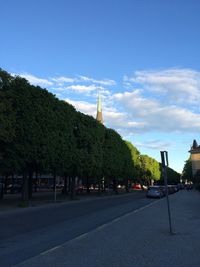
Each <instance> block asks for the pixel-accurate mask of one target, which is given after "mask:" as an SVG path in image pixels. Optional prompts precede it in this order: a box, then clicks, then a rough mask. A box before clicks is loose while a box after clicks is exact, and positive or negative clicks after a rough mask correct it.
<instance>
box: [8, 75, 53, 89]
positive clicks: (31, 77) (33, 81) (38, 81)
mask: <svg viewBox="0 0 200 267" xmlns="http://www.w3.org/2000/svg"><path fill="white" fill-rule="evenodd" d="M12 75H14V76H16V75H18V76H20V77H22V78H25V79H26V80H28V81H29V82H30V83H31V84H33V85H39V86H51V85H53V82H51V81H49V80H47V79H41V78H38V77H36V76H34V75H32V74H28V73H22V74H16V73H15V74H12Z"/></svg>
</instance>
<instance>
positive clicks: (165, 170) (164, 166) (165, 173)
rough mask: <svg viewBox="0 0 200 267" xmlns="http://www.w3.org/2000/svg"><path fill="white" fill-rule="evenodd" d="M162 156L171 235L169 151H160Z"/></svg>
mask: <svg viewBox="0 0 200 267" xmlns="http://www.w3.org/2000/svg"><path fill="white" fill-rule="evenodd" d="M160 154H161V162H162V175H163V177H164V182H165V190H166V200H167V210H168V217H169V231H170V234H173V232H172V221H171V211H170V204H169V194H168V184H167V168H166V164H167V166H168V153H167V151H160ZM165 161H166V163H165Z"/></svg>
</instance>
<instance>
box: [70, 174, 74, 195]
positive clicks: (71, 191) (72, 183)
mask: <svg viewBox="0 0 200 267" xmlns="http://www.w3.org/2000/svg"><path fill="white" fill-rule="evenodd" d="M70 198H71V200H74V198H75V177H71V190H70Z"/></svg>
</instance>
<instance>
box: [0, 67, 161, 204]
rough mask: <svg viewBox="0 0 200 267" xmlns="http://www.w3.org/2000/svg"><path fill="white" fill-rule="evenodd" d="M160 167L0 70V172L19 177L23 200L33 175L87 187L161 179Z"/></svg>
mask: <svg viewBox="0 0 200 267" xmlns="http://www.w3.org/2000/svg"><path fill="white" fill-rule="evenodd" d="M158 166H159V164H158V162H157V161H155V160H154V159H152V158H150V157H148V156H147V155H140V152H139V151H138V150H137V148H135V147H134V146H133V145H132V144H131V143H130V142H125V141H124V140H122V138H121V136H120V135H119V134H118V133H117V132H116V131H114V130H112V129H107V128H105V127H104V126H103V125H102V124H100V123H99V122H98V121H96V120H95V119H94V118H92V117H90V116H87V115H84V114H82V113H80V112H77V111H76V110H75V109H74V107H73V106H71V105H70V104H68V103H66V102H65V101H60V100H58V99H57V98H56V97H55V96H54V95H53V94H51V93H49V92H48V91H47V90H45V89H42V88H40V87H39V86H37V87H36V86H33V85H30V84H29V82H28V81H27V80H25V79H23V78H21V77H12V76H11V75H9V74H8V73H7V72H5V71H3V70H1V69H0V173H1V174H2V175H10V174H18V175H23V185H24V190H23V197H24V199H27V198H28V197H31V190H32V177H33V174H34V173H41V174H45V173H46V174H47V173H51V174H53V175H54V177H56V175H60V176H63V177H64V178H65V180H66V181H67V179H68V184H69V185H70V186H69V187H70V191H71V195H72V196H73V195H74V192H75V181H76V179H77V177H78V178H79V179H80V178H81V179H82V180H83V181H86V183H87V185H88V188H89V185H90V184H91V183H98V184H99V185H100V184H101V183H102V180H103V181H104V183H105V184H110V183H112V184H113V185H114V188H115V190H116V191H117V184H118V182H119V181H120V183H123V184H126V188H127V189H128V180H129V179H130V178H132V179H141V178H142V179H144V181H148V180H149V179H154V180H157V179H159V175H160V171H159V168H158Z"/></svg>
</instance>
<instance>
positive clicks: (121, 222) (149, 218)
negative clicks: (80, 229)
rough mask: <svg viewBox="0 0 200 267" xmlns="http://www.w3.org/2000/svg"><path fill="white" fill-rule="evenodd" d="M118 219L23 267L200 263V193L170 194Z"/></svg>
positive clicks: (180, 266) (195, 266)
mask: <svg viewBox="0 0 200 267" xmlns="http://www.w3.org/2000/svg"><path fill="white" fill-rule="evenodd" d="M170 204H171V215H172V228H173V232H174V234H173V235H170V234H169V223H168V214H167V206H166V199H165V198H163V199H161V200H158V201H156V202H153V203H152V204H150V205H149V206H146V207H144V208H142V209H139V210H136V211H134V212H131V213H129V214H127V215H125V216H122V217H121V218H118V219H115V220H113V221H112V222H110V223H107V224H106V225H103V226H101V227H99V228H97V229H95V230H93V231H91V232H89V233H85V234H83V235H82V236H80V237H77V238H75V239H73V240H71V241H68V242H66V243H65V244H62V245H60V246H58V247H56V248H53V249H51V250H49V251H46V252H44V253H42V254H40V255H38V256H36V257H34V258H32V259H29V260H27V261H26V262H24V263H21V264H19V265H17V267H36V266H37V267H40V266H45V267H66V266H69V267H112V266H114V267H169V266H170V267H199V266H200V256H199V248H200V212H199V210H200V193H199V192H196V191H185V190H183V191H179V192H178V193H176V194H174V195H171V196H170Z"/></svg>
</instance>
